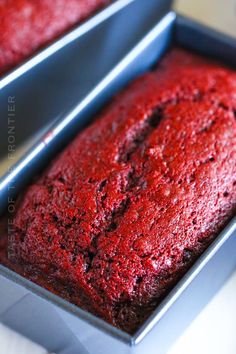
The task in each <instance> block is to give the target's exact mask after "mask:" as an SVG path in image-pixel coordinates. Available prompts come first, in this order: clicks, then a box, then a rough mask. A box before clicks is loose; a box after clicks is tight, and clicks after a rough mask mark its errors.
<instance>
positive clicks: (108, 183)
mask: <svg viewBox="0 0 236 354" xmlns="http://www.w3.org/2000/svg"><path fill="white" fill-rule="evenodd" d="M235 112H236V73H235V72H234V71H232V70H230V69H227V68H224V67H222V66H220V65H219V64H216V63H213V62H211V61H209V60H207V59H204V58H201V57H198V56H196V55H194V54H192V53H190V52H186V51H184V50H182V49H174V50H172V51H171V52H170V53H169V54H167V55H166V57H165V58H164V60H162V61H161V63H160V64H159V65H158V67H157V68H156V69H155V70H154V71H152V72H150V73H147V74H145V75H143V76H142V77H140V78H138V79H137V80H136V81H134V82H133V83H132V84H130V85H129V86H128V87H127V88H126V89H125V90H124V91H123V92H122V93H120V94H119V95H117V96H116V97H115V98H114V99H113V100H112V102H111V103H110V105H108V106H107V108H106V109H105V110H103V112H102V113H101V114H100V116H99V117H97V119H96V120H95V122H94V123H93V124H92V125H91V126H89V127H88V128H86V129H85V130H84V131H83V132H82V133H80V134H79V135H78V136H77V137H76V139H75V140H74V141H73V142H72V143H71V144H70V145H69V146H68V147H67V148H66V149H65V150H64V151H63V152H62V153H61V154H60V155H59V156H58V157H57V158H56V160H55V161H53V163H52V164H51V165H50V166H49V168H48V169H47V170H46V171H45V172H44V173H43V175H42V176H41V178H40V179H38V180H37V181H36V182H34V183H33V184H32V185H31V186H30V187H29V188H28V190H27V191H26V193H25V194H24V196H23V198H22V200H21V202H20V205H19V208H18V211H17V214H16V216H15V219H14V229H13V232H12V235H11V236H13V237H11V247H12V248H13V249H14V257H13V259H12V261H14V262H18V263H20V264H22V265H25V266H26V267H27V269H28V270H29V272H31V273H33V269H37V270H40V271H41V272H42V273H43V274H46V275H47V276H48V279H50V282H51V283H52V284H55V286H56V284H61V285H62V284H63V287H64V288H65V289H66V291H68V293H70V294H71V298H72V299H73V302H75V303H76V304H78V305H80V306H82V307H83V308H86V309H88V310H90V311H92V312H93V313H95V314H97V315H99V316H101V317H102V318H104V319H106V320H108V321H109V322H111V323H112V324H114V325H116V326H118V327H120V328H122V329H125V330H126V331H129V332H133V331H134V330H135V329H136V328H137V326H138V325H139V324H140V323H141V322H142V321H143V320H145V318H147V316H148V315H149V314H150V312H151V311H152V310H153V308H154V307H155V306H156V304H157V303H158V302H159V301H160V299H161V298H162V297H163V295H165V294H166V292H167V291H168V290H169V289H170V288H171V286H172V285H173V284H174V283H176V281H177V280H178V279H179V278H180V277H181V276H182V275H183V273H184V272H185V271H186V269H187V268H188V267H189V266H190V265H191V264H192V263H193V261H194V260H195V259H196V257H197V256H198V255H199V254H200V253H201V252H202V251H203V250H204V249H205V248H206V247H207V245H209V243H210V242H211V241H212V239H213V238H214V237H215V236H216V235H217V234H218V232H219V231H220V230H221V229H222V227H223V226H224V225H225V223H226V222H227V221H228V220H229V218H230V217H231V216H232V215H233V213H234V211H235V204H236V164H235V161H236V144H235V141H236V118H235V115H236V113H235Z"/></svg>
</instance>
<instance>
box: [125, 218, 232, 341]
mask: <svg viewBox="0 0 236 354" xmlns="http://www.w3.org/2000/svg"><path fill="white" fill-rule="evenodd" d="M235 231H236V217H234V218H233V219H232V220H231V221H230V222H229V224H228V225H227V226H226V227H225V228H224V230H223V231H222V232H221V233H220V234H219V235H218V236H217V238H216V239H215V240H214V241H213V242H212V243H211V245H210V246H208V248H207V249H206V250H205V252H203V254H202V255H201V256H200V257H199V258H198V259H197V260H196V262H195V263H194V264H193V266H192V267H191V268H190V269H189V270H188V271H187V273H185V275H184V276H183V277H182V278H181V280H179V281H178V283H177V284H176V285H175V287H174V288H173V289H172V290H171V291H170V293H169V294H168V295H167V296H166V297H165V299H164V300H163V301H162V302H161V303H160V305H159V306H157V308H156V309H155V311H154V312H153V313H152V315H151V316H150V317H149V318H148V319H147V321H146V322H145V323H144V324H143V325H142V326H141V327H140V328H139V330H138V331H137V332H136V333H135V334H134V336H133V337H132V342H133V344H134V345H137V344H138V343H139V342H140V341H141V340H142V339H143V338H144V337H145V336H146V335H147V334H148V333H149V332H150V331H151V330H152V329H153V327H154V326H155V325H156V324H157V322H158V321H160V319H161V318H162V317H163V316H164V315H165V313H166V312H167V311H168V309H169V308H170V307H171V305H173V304H174V302H175V301H176V300H177V299H178V298H179V297H180V295H181V294H182V293H183V292H184V290H185V289H186V288H187V287H188V286H189V284H190V283H191V282H192V281H193V279H194V278H195V277H196V276H197V275H198V274H199V273H200V272H201V270H202V269H203V268H204V267H205V266H206V264H207V263H208V262H209V261H210V259H211V258H212V257H213V256H214V255H215V254H216V253H217V251H218V250H219V249H220V248H221V246H222V245H223V244H224V243H225V242H226V241H227V240H228V239H229V237H230V236H232V234H233V233H234V232H235Z"/></svg>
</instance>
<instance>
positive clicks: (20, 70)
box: [0, 0, 135, 90]
mask: <svg viewBox="0 0 236 354" xmlns="http://www.w3.org/2000/svg"><path fill="white" fill-rule="evenodd" d="M133 1H135V0H116V1H115V2H114V3H111V4H110V5H108V6H106V7H105V8H103V9H100V10H98V11H97V13H96V12H95V14H94V15H92V16H91V17H90V18H88V19H87V20H86V19H85V20H84V22H81V24H80V23H79V24H78V25H77V26H76V27H75V28H74V29H72V30H70V31H69V32H68V33H66V34H65V35H62V36H60V37H59V39H57V40H55V41H53V42H52V43H50V44H49V45H47V46H46V47H44V48H43V49H41V50H39V51H37V52H36V54H33V55H32V56H31V57H29V59H26V60H25V61H23V63H21V64H19V65H17V66H16V67H14V68H13V69H11V70H10V71H8V72H7V73H6V74H3V76H2V77H1V78H0V90H1V89H2V88H4V87H5V86H7V85H8V84H10V83H11V82H12V81H14V80H15V79H17V78H19V77H20V76H21V75H23V74H25V73H26V72H27V71H29V70H30V69H32V68H33V67H35V66H36V65H38V64H39V63H41V62H42V61H43V60H44V59H46V58H48V57H50V56H51V55H52V54H54V53H56V52H57V51H59V50H60V49H62V48H63V47H65V46H66V45H68V44H70V43H72V42H73V41H74V40H76V39H78V38H79V37H81V36H83V35H84V34H85V33H87V32H88V31H90V30H91V29H93V28H95V27H96V26H98V25H99V24H100V23H102V22H103V21H105V20H106V19H108V18H109V17H111V16H112V15H114V14H115V13H117V12H118V11H120V10H121V9H123V8H124V7H125V6H127V5H128V4H130V3H132V2H133Z"/></svg>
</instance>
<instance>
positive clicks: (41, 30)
mask: <svg viewBox="0 0 236 354" xmlns="http://www.w3.org/2000/svg"><path fill="white" fill-rule="evenodd" d="M109 2H111V1H110V0H53V1H52V0H0V19H1V30H0V74H1V73H3V72H5V71H7V70H8V69H10V68H12V67H13V66H15V65H17V64H18V63H20V62H21V61H22V60H24V59H25V58H27V57H28V56H30V55H31V54H32V53H34V52H35V51H36V50H38V49H39V48H41V47H42V46H44V45H45V44H48V43H49V42H50V41H52V40H53V39H55V38H57V37H58V36H59V35H61V34H62V33H63V32H65V31H66V30H68V29H70V28H71V27H72V26H73V25H75V24H76V23H78V22H80V21H82V20H84V19H85V18H86V17H88V16H90V15H91V14H92V13H94V11H96V10H98V9H99V8H101V7H102V6H104V5H106V4H108V3H109Z"/></svg>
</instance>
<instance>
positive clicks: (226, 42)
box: [0, 12, 236, 354]
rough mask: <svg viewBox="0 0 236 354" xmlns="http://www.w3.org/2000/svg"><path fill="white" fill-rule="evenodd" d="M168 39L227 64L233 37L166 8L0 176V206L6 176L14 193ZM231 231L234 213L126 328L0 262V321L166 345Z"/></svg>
mask: <svg viewBox="0 0 236 354" xmlns="http://www.w3.org/2000/svg"><path fill="white" fill-rule="evenodd" d="M175 44H177V45H181V46H184V47H186V48H189V49H193V50H195V51H197V52H199V53H200V54H204V55H207V56H209V57H212V58H214V59H219V60H221V61H222V62H224V63H226V64H227V65H231V66H235V63H236V42H235V40H233V39H231V38H229V37H226V36H224V35H222V34H219V33H216V32H214V31H212V30H210V29H208V28H206V27H203V26H201V25H200V24H197V23H195V22H193V21H191V20H189V19H186V18H183V17H179V16H177V15H176V14H175V13H173V12H170V13H169V14H168V15H166V16H165V17H164V18H163V19H162V20H161V21H160V22H159V23H158V24H157V25H156V26H155V27H154V28H153V29H152V30H151V31H150V32H148V34H146V35H145V37H144V38H143V39H142V40H141V41H140V42H139V43H138V44H137V45H136V46H135V47H134V49H133V50H131V51H130V52H129V54H128V55H126V56H125V57H124V59H122V60H121V61H120V62H119V63H118V65H116V66H115V67H114V68H113V69H112V70H111V71H110V72H109V73H108V75H106V76H105V77H104V78H103V79H102V80H101V81H100V82H99V84H98V85H97V86H96V87H95V88H94V89H93V90H92V91H90V93H89V94H88V95H87V96H86V97H85V99H83V100H82V101H80V102H79V104H78V105H77V106H76V107H75V108H74V109H73V110H72V111H70V112H69V113H68V114H66V115H65V117H64V118H63V119H61V120H60V122H58V123H57V124H56V125H55V126H54V127H53V128H51V129H50V131H48V133H47V134H46V135H45V136H44V138H43V139H41V140H40V141H39V143H38V144H36V145H35V146H34V147H33V149H31V151H30V152H28V153H27V154H26V155H25V156H24V158H23V159H22V160H21V161H20V162H19V163H18V164H17V165H16V167H15V169H14V170H13V171H12V172H10V173H8V174H6V175H5V177H3V178H2V180H1V183H0V192H1V196H0V197H1V199H0V200H1V204H2V209H3V208H6V201H7V196H9V195H10V196H11V194H10V191H11V189H9V186H10V185H11V184H14V186H15V192H17V193H19V192H20V190H21V188H22V187H23V186H24V185H25V184H26V183H27V182H28V180H29V179H30V178H32V177H33V176H34V175H35V173H38V171H39V170H41V169H42V167H43V166H44V165H45V164H47V163H48V161H49V160H50V159H51V157H52V156H54V155H55V153H56V151H58V149H59V148H61V147H62V146H63V145H64V144H65V143H66V142H68V141H69V140H70V139H71V138H72V136H74V134H75V133H76V132H78V131H79V130H80V129H82V127H83V126H84V124H87V123H88V122H89V121H90V119H91V118H90V117H91V116H92V115H93V114H94V113H95V112H96V111H97V110H98V109H99V108H100V107H101V106H102V105H103V104H104V103H105V102H106V101H107V100H108V99H109V98H110V97H111V96H112V95H113V94H114V93H115V92H117V91H118V90H120V89H121V88H122V87H123V86H124V85H125V84H127V82H128V81H130V80H131V79H133V78H134V77H136V76H137V75H138V74H140V73H142V72H144V71H147V70H148V69H150V68H151V67H152V66H153V65H154V64H155V63H156V62H157V61H158V60H159V59H160V57H161V56H163V55H164V54H165V52H166V50H167V49H168V48H169V47H170V46H172V45H175ZM107 55H109V53H107ZM203 74H204V73H203ZM23 180H24V181H23ZM22 181H23V182H22ZM235 236H236V218H234V219H233V220H231V222H230V223H229V224H228V225H227V227H226V228H225V229H224V230H223V232H221V234H220V235H219V236H218V237H217V239H216V240H215V241H214V242H213V243H212V244H211V246H210V247H209V248H208V249H207V250H206V252H205V253H204V254H203V255H202V256H201V257H200V258H199V259H198V260H197V261H196V263H195V264H194V265H193V266H192V267H191V269H190V270H189V271H188V272H187V273H186V275H185V276H184V277H183V278H182V279H181V281H179V283H178V284H177V285H176V286H175V287H174V288H173V290H172V291H171V292H170V293H169V294H168V295H167V296H166V298H165V299H164V300H163V301H162V303H161V304H160V305H159V306H158V307H157V309H156V310H155V312H154V313H153V314H152V316H150V318H149V319H148V320H147V321H146V323H145V324H144V325H143V326H142V327H141V328H140V329H139V330H138V331H137V333H135V334H134V335H133V336H130V335H128V334H127V333H124V332H122V331H120V330H118V329H116V328H114V327H113V326H111V325H109V324H107V323H105V322H104V321H102V320H101V319H99V318H96V317H95V316H93V315H91V314H89V313H87V312H86V311H83V310H81V309H80V308H78V307H76V306H74V305H72V304H70V303H68V302H67V301H65V300H63V299H62V298H60V297H58V296H55V295H53V294H52V293H50V292H48V291H46V290H45V289H43V288H41V287H39V286H37V285H35V284H33V283H32V282H30V281H28V280H26V279H24V278H22V277H20V276H19V275H18V274H16V273H14V272H12V271H10V270H9V269H6V268H5V267H4V266H0V283H1V285H0V286H1V288H0V289H1V298H0V321H2V322H3V323H4V324H6V325H8V326H10V327H11V328H13V329H15V330H17V331H19V332H20V333H22V334H24V335H26V336H28V337H29V338H31V339H33V340H35V341H36V342H38V343H40V344H41V345H44V346H46V347H47V348H48V349H49V350H50V351H54V352H56V353H63V354H69V353H70V354H75V353H84V354H85V353H90V354H94V353H96V354H110V353H111V352H112V353H113V354H131V353H133V354H143V353H146V352H147V353H150V354H163V353H166V352H167V350H168V349H169V347H170V346H171V345H172V344H173V342H174V341H175V340H176V339H177V337H178V336H179V335H180V334H181V333H182V332H183V330H184V329H185V328H186V327H187V326H188V324H189V323H190V322H191V321H192V320H193V319H194V317H195V316H196V315H197V314H198V313H199V312H200V310H201V309H202V308H203V307H204V306H205V305H206V304H207V302H208V301H209V300H210V299H211V298H212V296H213V295H214V294H215V293H216V291H217V290H218V289H219V287H220V286H221V285H222V284H223V283H224V281H225V280H226V279H227V278H228V276H229V275H230V274H231V272H232V271H233V270H234V269H235V267H236V256H235V247H236V237H235Z"/></svg>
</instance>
